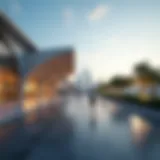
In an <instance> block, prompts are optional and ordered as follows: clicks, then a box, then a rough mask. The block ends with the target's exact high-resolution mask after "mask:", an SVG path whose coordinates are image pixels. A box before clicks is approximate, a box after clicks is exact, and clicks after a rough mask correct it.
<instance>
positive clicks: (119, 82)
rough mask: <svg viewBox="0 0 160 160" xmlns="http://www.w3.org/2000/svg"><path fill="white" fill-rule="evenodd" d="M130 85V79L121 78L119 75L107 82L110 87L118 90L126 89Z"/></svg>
mask: <svg viewBox="0 0 160 160" xmlns="http://www.w3.org/2000/svg"><path fill="white" fill-rule="evenodd" d="M131 83H132V78H130V77H125V76H121V75H115V76H113V77H112V78H111V79H110V81H109V85H110V86H113V87H118V88H124V87H127V86H129V85H130V84H131Z"/></svg>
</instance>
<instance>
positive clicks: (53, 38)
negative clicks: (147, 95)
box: [0, 0, 160, 81]
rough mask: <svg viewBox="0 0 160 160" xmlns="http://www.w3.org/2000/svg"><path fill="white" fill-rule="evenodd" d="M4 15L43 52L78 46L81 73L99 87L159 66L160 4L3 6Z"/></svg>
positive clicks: (59, 0)
mask: <svg viewBox="0 0 160 160" xmlns="http://www.w3.org/2000/svg"><path fill="white" fill-rule="evenodd" d="M0 9H1V10H3V11H4V12H5V13H6V14H7V15H8V16H9V17H10V18H11V19H12V20H13V21H14V22H15V23H16V24H17V25H18V26H19V27H20V28H21V29H22V30H23V31H24V32H25V33H26V34H27V35H28V37H30V38H31V39H32V40H33V41H34V42H35V43H36V44H37V46H38V47H40V48H47V47H56V46H66V45H71V46H73V47H74V48H75V50H76V62H77V66H76V69H77V72H80V71H81V70H83V69H85V68H87V69H88V70H89V71H91V73H92V75H93V78H94V79H95V80H96V81H99V80H100V81H103V80H106V79H108V78H109V77H110V76H112V75H114V74H116V73H119V74H129V73H130V72H131V68H132V65H133V64H134V63H136V62H138V61H141V60H149V62H151V63H152V64H153V65H158V66H160V45H159V44H160V21H159V19H160V1H159V0H134V1H133V0H121V1H120V0H110V1H107V0H81V1H79V0H68V1H67V0H1V1H0Z"/></svg>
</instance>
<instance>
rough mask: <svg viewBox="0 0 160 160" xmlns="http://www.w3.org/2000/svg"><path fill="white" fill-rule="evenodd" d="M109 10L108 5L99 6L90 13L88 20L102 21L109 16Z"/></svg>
mask: <svg viewBox="0 0 160 160" xmlns="http://www.w3.org/2000/svg"><path fill="white" fill-rule="evenodd" d="M109 10H110V9H109V7H108V6H107V5H98V6H97V7H96V8H94V9H93V10H92V11H91V12H90V13H89V16H88V19H89V20H90V21H97V20H100V19H102V18H104V17H105V16H106V15H107V14H108V12H109Z"/></svg>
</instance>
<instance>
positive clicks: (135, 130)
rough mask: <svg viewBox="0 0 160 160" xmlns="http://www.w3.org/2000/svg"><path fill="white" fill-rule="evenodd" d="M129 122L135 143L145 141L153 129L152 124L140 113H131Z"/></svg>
mask: <svg viewBox="0 0 160 160" xmlns="http://www.w3.org/2000/svg"><path fill="white" fill-rule="evenodd" d="M129 123H130V130H131V135H132V137H133V143H136V144H142V143H144V142H145V141H146V139H147V137H148V135H149V133H150V132H151V130H152V125H151V124H150V123H149V122H148V121H147V120H145V119H144V118H143V117H141V116H138V115H130V117H129Z"/></svg>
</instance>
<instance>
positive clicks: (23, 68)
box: [0, 12, 74, 107]
mask: <svg viewBox="0 0 160 160" xmlns="http://www.w3.org/2000/svg"><path fill="white" fill-rule="evenodd" d="M73 54H74V50H73V49H72V48H70V47H64V48H63V47H62V48H55V49H50V50H39V49H38V48H37V46H35V44H34V43H33V42H32V41H31V40H29V39H28V38H27V36H25V35H24V33H23V32H22V31H20V29H19V28H18V27H17V26H16V25H15V24H14V23H13V22H12V21H11V20H10V19H9V18H8V17H7V16H6V15H5V14H4V13H1V12H0V103H1V104H3V103H6V102H7V103H8V102H15V101H19V100H20V99H21V100H22V99H23V100H24V106H26V107H27V106H30V107H31V106H32V105H31V103H32V102H33V101H34V102H33V103H35V99H36V100H37V101H40V100H45V101H49V100H51V99H52V98H53V97H54V96H55V95H56V86H57V85H58V83H60V81H61V80H63V79H64V78H66V77H67V76H69V75H70V74H71V73H72V72H73V69H74V63H73V62H74V57H73ZM29 99H30V103H28V102H29ZM31 99H34V100H33V101H32V100H31ZM37 101H36V104H37ZM27 104H28V105H27Z"/></svg>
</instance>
